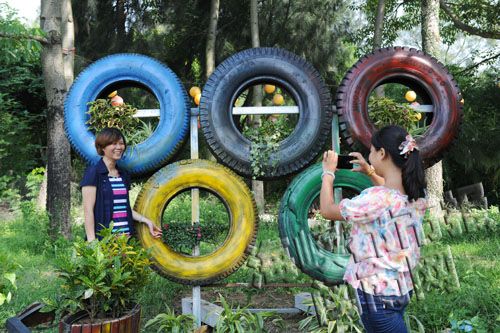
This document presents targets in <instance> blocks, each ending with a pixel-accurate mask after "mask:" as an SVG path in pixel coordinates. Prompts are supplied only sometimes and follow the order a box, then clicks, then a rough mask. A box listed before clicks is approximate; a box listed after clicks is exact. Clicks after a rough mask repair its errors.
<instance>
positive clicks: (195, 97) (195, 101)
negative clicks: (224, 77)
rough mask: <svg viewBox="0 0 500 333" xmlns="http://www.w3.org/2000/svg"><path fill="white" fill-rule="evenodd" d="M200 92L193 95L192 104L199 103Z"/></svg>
mask: <svg viewBox="0 0 500 333" xmlns="http://www.w3.org/2000/svg"><path fill="white" fill-rule="evenodd" d="M200 99H201V93H200V94H196V95H195V96H194V104H196V105H200Z"/></svg>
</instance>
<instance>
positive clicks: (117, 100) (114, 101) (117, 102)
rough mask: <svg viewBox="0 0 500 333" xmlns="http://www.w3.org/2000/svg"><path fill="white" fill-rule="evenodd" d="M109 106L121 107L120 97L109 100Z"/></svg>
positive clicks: (121, 100)
mask: <svg viewBox="0 0 500 333" xmlns="http://www.w3.org/2000/svg"><path fill="white" fill-rule="evenodd" d="M111 105H112V106H120V105H123V98H121V97H120V96H118V95H115V96H113V98H111Z"/></svg>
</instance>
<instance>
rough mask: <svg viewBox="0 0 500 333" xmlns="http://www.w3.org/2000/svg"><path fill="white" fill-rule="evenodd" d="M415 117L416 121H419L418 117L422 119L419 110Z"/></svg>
mask: <svg viewBox="0 0 500 333" xmlns="http://www.w3.org/2000/svg"><path fill="white" fill-rule="evenodd" d="M415 119H417V121H419V120H420V119H422V114H421V113H420V112H417V113H416V114H415Z"/></svg>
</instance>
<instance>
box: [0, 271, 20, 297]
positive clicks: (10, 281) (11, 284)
mask: <svg viewBox="0 0 500 333" xmlns="http://www.w3.org/2000/svg"><path fill="white" fill-rule="evenodd" d="M2 268H3V267H2ZM16 288H17V287H16V274H14V273H4V274H3V275H2V276H0V306H1V305H3V304H4V303H5V302H7V303H9V302H10V300H11V299H12V293H11V290H13V289H16Z"/></svg>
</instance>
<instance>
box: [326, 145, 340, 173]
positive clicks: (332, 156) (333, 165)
mask: <svg viewBox="0 0 500 333" xmlns="http://www.w3.org/2000/svg"><path fill="white" fill-rule="evenodd" d="M338 159H339V156H338V155H337V153H336V152H335V151H333V150H327V151H325V152H324V153H323V171H331V172H335V170H337V163H338Z"/></svg>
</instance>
